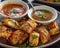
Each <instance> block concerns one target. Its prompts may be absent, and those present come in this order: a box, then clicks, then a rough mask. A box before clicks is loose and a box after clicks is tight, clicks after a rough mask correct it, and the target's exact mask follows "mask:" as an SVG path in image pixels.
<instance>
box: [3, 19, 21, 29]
mask: <svg viewBox="0 0 60 48" xmlns="http://www.w3.org/2000/svg"><path fill="white" fill-rule="evenodd" d="M3 24H4V25H6V26H9V27H11V28H15V29H19V27H20V25H19V23H18V22H17V21H15V20H13V19H4V21H3Z"/></svg>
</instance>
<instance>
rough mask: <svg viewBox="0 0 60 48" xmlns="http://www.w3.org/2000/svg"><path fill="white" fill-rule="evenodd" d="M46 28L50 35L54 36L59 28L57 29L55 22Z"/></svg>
mask: <svg viewBox="0 0 60 48" xmlns="http://www.w3.org/2000/svg"><path fill="white" fill-rule="evenodd" d="M47 28H50V29H49V33H50V35H56V34H58V33H59V27H58V23H57V22H52V23H50V24H48V25H47Z"/></svg>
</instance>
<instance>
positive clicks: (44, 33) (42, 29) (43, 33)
mask: <svg viewBox="0 0 60 48" xmlns="http://www.w3.org/2000/svg"><path fill="white" fill-rule="evenodd" d="M38 31H39V33H40V39H41V42H42V43H46V42H48V41H49V40H50V34H49V32H48V31H47V29H46V28H45V27H44V26H41V27H40V28H38Z"/></svg>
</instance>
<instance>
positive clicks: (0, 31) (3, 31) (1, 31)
mask: <svg viewBox="0 0 60 48" xmlns="http://www.w3.org/2000/svg"><path fill="white" fill-rule="evenodd" d="M11 34H12V31H11V30H9V29H8V28H7V27H6V26H1V27H0V38H1V37H3V38H5V39H7V40H8V38H9V37H10V36H11Z"/></svg>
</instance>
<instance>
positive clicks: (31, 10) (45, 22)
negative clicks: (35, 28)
mask: <svg viewBox="0 0 60 48" xmlns="http://www.w3.org/2000/svg"><path fill="white" fill-rule="evenodd" d="M34 9H35V10H40V9H43V10H48V11H50V12H51V13H52V14H53V16H52V18H51V19H50V20H48V21H39V20H35V19H33V18H32V12H33V9H32V8H31V9H30V10H29V11H28V16H29V18H30V19H32V20H34V21H36V22H38V23H42V24H44V25H46V24H49V23H51V22H53V21H54V20H55V19H56V18H57V16H58V13H57V10H56V9H54V8H52V7H50V6H46V5H41V6H35V7H34Z"/></svg>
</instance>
